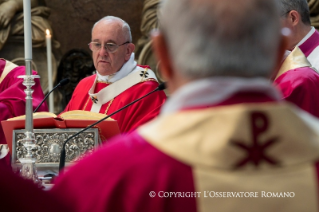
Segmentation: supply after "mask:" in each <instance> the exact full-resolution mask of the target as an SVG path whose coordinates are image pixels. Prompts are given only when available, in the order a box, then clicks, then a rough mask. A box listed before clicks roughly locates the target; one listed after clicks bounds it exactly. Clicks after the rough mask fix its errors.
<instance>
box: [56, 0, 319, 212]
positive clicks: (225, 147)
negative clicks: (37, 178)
mask: <svg viewBox="0 0 319 212" xmlns="http://www.w3.org/2000/svg"><path fill="white" fill-rule="evenodd" d="M159 15H160V27H161V32H158V33H157V34H154V35H153V36H154V37H153V41H154V42H153V44H154V49H155V53H156V55H157V57H158V58H159V59H160V61H161V71H162V76H163V77H164V78H165V79H167V84H168V89H169V91H170V92H171V94H172V95H171V96H170V98H169V100H168V101H167V102H166V103H165V105H164V107H163V108H162V109H161V113H160V115H159V116H158V117H157V118H156V119H154V120H152V121H151V122H149V123H147V124H144V125H143V126H141V127H139V128H138V129H137V130H136V131H134V132H132V133H130V134H128V135H122V136H119V137H117V138H114V140H113V142H110V143H108V144H107V145H105V146H103V147H102V148H100V149H99V150H97V151H96V152H95V153H94V154H92V155H90V156H87V157H86V158H84V159H83V160H81V161H79V163H77V164H76V165H74V166H73V167H71V168H70V169H69V170H68V171H66V172H64V173H63V174H61V175H60V176H59V177H58V178H57V180H56V184H55V186H54V187H53V188H52V190H51V192H52V193H54V194H56V195H57V196H60V197H61V198H62V199H64V200H67V201H68V202H69V204H71V205H73V206H74V207H75V209H76V211H95V212H98V211H127V212H128V211H130V212H142V211H152V212H164V211H170V212H173V211H183V212H188V211H190V212H194V211H204V212H206V211H207V212H208V211H223V212H233V211H259V212H265V211H276V212H280V211H283V212H286V211H290V212H292V211H294V212H299V211H318V195H319V193H318V173H319V170H318V167H319V165H318V160H319V121H318V120H317V119H316V118H315V117H313V116H311V115H310V114H308V113H305V112H304V111H303V110H301V109H299V108H298V107H296V106H294V105H293V104H290V103H288V102H284V101H281V98H282V97H281V94H280V93H279V91H278V90H277V89H276V88H275V87H274V86H273V85H272V84H271V82H270V80H269V78H270V76H271V75H272V74H273V73H272V72H273V70H278V68H279V66H280V64H281V60H282V55H283V52H284V50H285V48H286V46H285V43H286V42H285V38H284V37H283V36H282V35H281V24H280V22H279V21H278V20H279V15H280V14H279V12H278V9H277V7H276V2H275V0H236V1H233V0H222V1H221V0H200V1H199V0H174V1H170V0H167V1H165V0H164V1H163V4H162V7H161V11H160V12H159ZM274 52H275V53H274Z"/></svg>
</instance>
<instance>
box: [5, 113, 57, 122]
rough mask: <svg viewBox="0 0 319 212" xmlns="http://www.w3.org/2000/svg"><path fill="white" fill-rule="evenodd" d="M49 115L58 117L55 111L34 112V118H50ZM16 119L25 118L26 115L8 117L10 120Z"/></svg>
mask: <svg viewBox="0 0 319 212" xmlns="http://www.w3.org/2000/svg"><path fill="white" fill-rule="evenodd" d="M48 117H53V118H56V117H57V116H56V115H55V114H54V113H50V112H36V113H33V118H34V119H37V118H48ZM14 120H25V115H22V116H17V117H13V118H10V119H8V121H14Z"/></svg>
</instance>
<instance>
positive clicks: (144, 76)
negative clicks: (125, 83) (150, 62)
mask: <svg viewBox="0 0 319 212" xmlns="http://www.w3.org/2000/svg"><path fill="white" fill-rule="evenodd" d="M144 70H145V71H141V74H140V76H141V77H142V79H141V82H144V81H146V80H147V79H148V78H147V77H148V72H147V71H148V68H145V69H144Z"/></svg>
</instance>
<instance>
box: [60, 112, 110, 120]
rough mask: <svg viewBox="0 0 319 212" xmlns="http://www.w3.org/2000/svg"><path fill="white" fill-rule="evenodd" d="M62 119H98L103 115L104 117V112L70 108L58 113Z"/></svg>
mask: <svg viewBox="0 0 319 212" xmlns="http://www.w3.org/2000/svg"><path fill="white" fill-rule="evenodd" d="M59 117H61V118H62V119H64V120H70V119H72V120H74V119H75V120H96V121H97V120H100V119H102V118H104V117H106V115H105V114H102V113H94V112H90V111H84V110H72V111H67V112H64V113H61V114H60V115H59ZM107 120H113V119H112V118H108V119H107Z"/></svg>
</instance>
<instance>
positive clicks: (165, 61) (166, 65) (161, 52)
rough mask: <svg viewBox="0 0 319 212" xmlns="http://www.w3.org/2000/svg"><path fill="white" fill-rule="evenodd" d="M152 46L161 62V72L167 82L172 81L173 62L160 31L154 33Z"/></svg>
mask: <svg viewBox="0 0 319 212" xmlns="http://www.w3.org/2000/svg"><path fill="white" fill-rule="evenodd" d="M152 45H153V50H154V54H155V56H156V58H157V60H158V61H160V67H159V71H160V72H161V76H162V77H163V79H164V80H165V81H167V80H169V79H172V78H173V75H174V72H173V68H172V61H171V58H170V56H169V52H168V47H167V43H166V40H165V37H164V36H163V34H161V33H160V32H159V31H153V32H152Z"/></svg>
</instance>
